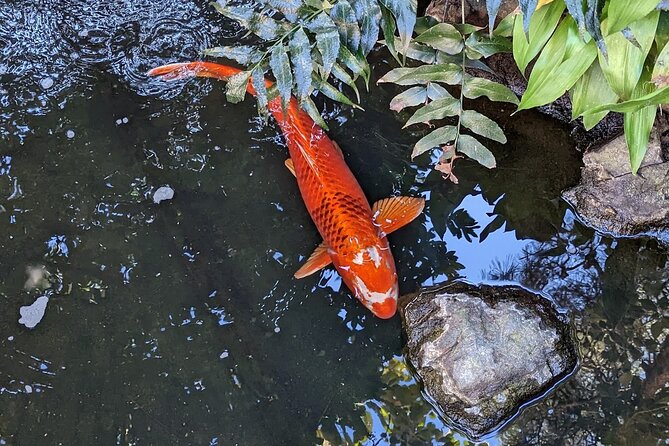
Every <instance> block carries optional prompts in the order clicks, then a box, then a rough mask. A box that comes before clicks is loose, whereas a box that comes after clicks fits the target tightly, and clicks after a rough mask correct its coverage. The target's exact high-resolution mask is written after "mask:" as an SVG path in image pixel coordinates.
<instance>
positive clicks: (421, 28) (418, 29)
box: [413, 15, 439, 34]
mask: <svg viewBox="0 0 669 446" xmlns="http://www.w3.org/2000/svg"><path fill="white" fill-rule="evenodd" d="M437 23H439V21H438V20H437V19H435V18H434V17H432V16H431V15H426V16H423V17H418V18H416V25H415V26H414V28H413V32H415V33H416V34H421V33H423V32H425V31H427V30H428V29H430V28H432V27H433V26H434V25H436V24H437Z"/></svg>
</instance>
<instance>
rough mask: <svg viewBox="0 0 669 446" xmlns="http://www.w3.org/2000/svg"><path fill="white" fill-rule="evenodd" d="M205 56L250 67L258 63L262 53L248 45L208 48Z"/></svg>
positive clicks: (204, 52)
mask: <svg viewBox="0 0 669 446" xmlns="http://www.w3.org/2000/svg"><path fill="white" fill-rule="evenodd" d="M202 53H203V54H204V55H205V56H212V57H225V58H226V59H230V60H234V61H235V62H237V63H238V64H240V65H250V64H254V63H256V62H258V61H259V60H260V59H261V57H262V53H261V52H260V51H258V50H257V49H256V48H255V47H252V46H248V45H234V46H217V47H214V48H207V49H206V50H204V51H202Z"/></svg>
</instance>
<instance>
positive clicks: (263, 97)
mask: <svg viewBox="0 0 669 446" xmlns="http://www.w3.org/2000/svg"><path fill="white" fill-rule="evenodd" d="M251 83H252V85H253V88H254V89H255V91H256V101H258V111H260V113H261V114H262V115H266V114H267V104H268V103H269V99H268V97H267V86H266V85H265V71H264V70H263V69H261V68H260V67H256V68H255V69H254V70H253V71H252V72H251Z"/></svg>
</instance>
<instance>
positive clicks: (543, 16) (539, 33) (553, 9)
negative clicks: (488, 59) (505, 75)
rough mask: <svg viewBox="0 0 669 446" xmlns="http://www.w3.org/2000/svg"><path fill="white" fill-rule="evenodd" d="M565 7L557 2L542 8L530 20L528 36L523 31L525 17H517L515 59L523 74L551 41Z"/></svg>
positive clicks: (514, 43)
mask: <svg viewBox="0 0 669 446" xmlns="http://www.w3.org/2000/svg"><path fill="white" fill-rule="evenodd" d="M564 8H565V5H564V3H563V2H560V1H555V2H552V3H550V4H549V5H547V6H544V7H542V8H540V9H539V10H538V11H537V12H536V13H535V14H534V15H533V16H532V20H530V28H529V32H528V33H527V36H526V35H525V32H524V30H523V16H522V15H517V16H516V18H515V24H514V28H513V58H514V59H515V61H516V65H518V68H519V69H520V71H521V73H524V72H525V68H527V65H528V64H529V63H530V62H531V61H532V59H534V58H535V57H536V56H537V54H539V51H541V49H542V48H543V47H544V45H545V44H546V42H548V39H550V37H551V35H552V34H553V31H555V28H556V27H557V25H558V22H559V21H560V17H561V16H562V11H564Z"/></svg>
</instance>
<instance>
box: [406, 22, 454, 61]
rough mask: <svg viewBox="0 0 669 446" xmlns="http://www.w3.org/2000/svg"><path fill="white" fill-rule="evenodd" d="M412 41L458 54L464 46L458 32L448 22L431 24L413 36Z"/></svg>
mask: <svg viewBox="0 0 669 446" xmlns="http://www.w3.org/2000/svg"><path fill="white" fill-rule="evenodd" d="M414 41H416V42H419V43H424V44H426V45H428V46H430V47H432V48H434V49H437V50H440V51H443V52H445V53H447V54H458V53H459V52H460V51H462V48H463V46H464V42H463V40H462V35H461V34H460V32H459V31H458V30H457V29H455V27H454V26H453V25H450V24H448V23H439V24H437V25H435V26H433V27H432V28H430V29H428V30H427V31H425V32H423V33H422V34H420V35H419V36H417V37H416V38H414Z"/></svg>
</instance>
